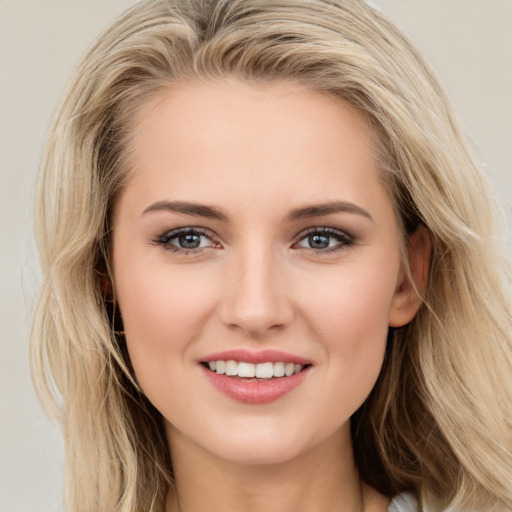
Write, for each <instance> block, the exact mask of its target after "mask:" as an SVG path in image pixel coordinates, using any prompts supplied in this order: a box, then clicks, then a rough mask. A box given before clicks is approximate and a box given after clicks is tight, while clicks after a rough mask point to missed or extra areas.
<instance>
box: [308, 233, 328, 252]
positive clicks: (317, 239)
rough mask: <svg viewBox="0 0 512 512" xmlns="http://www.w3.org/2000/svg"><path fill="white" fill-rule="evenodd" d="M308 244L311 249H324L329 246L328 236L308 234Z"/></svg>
mask: <svg viewBox="0 0 512 512" xmlns="http://www.w3.org/2000/svg"><path fill="white" fill-rule="evenodd" d="M309 245H310V247H312V248H313V249H326V248H327V247H329V237H328V236H326V235H309Z"/></svg>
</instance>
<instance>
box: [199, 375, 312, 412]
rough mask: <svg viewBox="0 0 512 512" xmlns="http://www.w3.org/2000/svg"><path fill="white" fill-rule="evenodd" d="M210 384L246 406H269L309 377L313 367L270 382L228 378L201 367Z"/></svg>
mask: <svg viewBox="0 0 512 512" xmlns="http://www.w3.org/2000/svg"><path fill="white" fill-rule="evenodd" d="M201 367H202V369H203V371H204V373H205V375H206V378H207V379H208V380H209V381H210V383H211V384H212V385H213V386H214V387H215V388H217V389H218V390H219V391H222V393H224V394H225V395H227V396H228V397H230V398H232V399H234V400H237V401H238V402H243V403H244V404H267V403H269V402H274V401H275V400H278V399H279V398H281V397H282V396H284V395H286V394H287V393H289V392H290V391H292V390H293V389H295V388H296V387H297V386H298V385H299V384H300V383H301V382H302V381H303V380H304V379H305V378H306V376H307V374H308V372H309V369H310V368H311V366H308V367H306V368H304V369H303V370H302V371H300V372H299V373H296V374H295V375H291V376H290V377H278V378H274V379H269V380H246V379H241V378H238V377H228V376H227V375H219V374H217V373H215V372H212V371H211V370H209V369H208V368H205V367H204V366H201Z"/></svg>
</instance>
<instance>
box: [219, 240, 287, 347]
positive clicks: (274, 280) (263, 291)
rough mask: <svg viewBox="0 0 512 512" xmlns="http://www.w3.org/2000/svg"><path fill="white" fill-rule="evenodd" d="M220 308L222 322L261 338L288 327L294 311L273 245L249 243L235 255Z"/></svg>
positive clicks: (235, 252)
mask: <svg viewBox="0 0 512 512" xmlns="http://www.w3.org/2000/svg"><path fill="white" fill-rule="evenodd" d="M228 272H229V274H230V278H229V279H228V283H227V285H226V287H227V289H226V293H225V294H224V298H223V303H222V306H221V316H222V320H223V322H224V323H225V324H226V325H228V326H229V327H231V328H238V329H241V330H243V331H244V332H245V333H246V334H248V335H250V336H251V337H260V336H262V335H264V334H265V333H266V332H267V331H268V330H270V329H276V328H279V327H280V328H282V327H284V326H285V325H286V324H288V323H289V322H290V320H291V318H292V316H293V311H292V307H291V304H290V302H289V300H288V299H287V296H286V293H285V276H284V274H283V268H282V266H281V265H280V261H279V258H278V256H277V254H276V251H275V250H274V249H273V247H272V246H271V245H270V244H253V243H250V242H249V243H247V244H244V245H243V247H240V249H239V250H238V251H234V254H233V256H232V261H231V262H230V269H229V270H228Z"/></svg>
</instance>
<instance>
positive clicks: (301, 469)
mask: <svg viewBox="0 0 512 512" xmlns="http://www.w3.org/2000/svg"><path fill="white" fill-rule="evenodd" d="M168 435H169V440H170V448H171V453H172V460H173V467H174V475H175V490H174V491H173V492H171V493H170V494H169V496H168V500H167V508H166V512H200V511H203V510H208V512H221V511H222V512H225V510H227V509H228V508H229V509H230V510H240V511H242V510H243V511H244V512H320V511H322V512H325V511H327V510H328V511H333V512H334V511H336V512H338V511H339V512H380V511H385V510H386V507H387V504H388V502H389V500H388V499H387V498H385V497H383V496H382V495H379V494H378V493H377V492H376V491H374V490H373V489H371V488H369V487H368V486H366V485H365V484H364V483H363V482H362V481H361V479H360V477H359V473H358V471H357V468H356V465H355V462H354V457H353V451H352V444H351V441H350V433H349V431H348V429H345V428H341V429H340V430H339V431H337V432H336V433H335V434H333V436H331V437H330V438H329V439H327V440H326V441H324V442H323V443H322V444H321V445H319V446H317V447H316V448H315V449H312V450H309V451H307V452H305V453H301V454H300V455H299V456H297V457H295V458H293V459H292V460H287V461H284V462H280V463H276V464H257V465H252V464H240V463H237V462H232V461H227V460H224V459H221V458H219V457H217V456H215V455H213V454H211V453H209V452H206V451H205V450H203V449H202V448H200V447H199V446H197V445H196V444H194V443H192V442H191V441H190V440H188V439H185V438H184V436H183V435H182V434H181V433H180V432H179V431H177V430H176V429H173V428H172V427H169V428H168Z"/></svg>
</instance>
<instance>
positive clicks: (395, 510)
mask: <svg viewBox="0 0 512 512" xmlns="http://www.w3.org/2000/svg"><path fill="white" fill-rule="evenodd" d="M417 510H418V504H417V501H416V498H415V497H414V496H413V495H412V494H410V493H408V492H404V493H402V494H399V495H398V496H395V497H394V498H393V500H392V501H391V503H390V505H389V507H388V512H417Z"/></svg>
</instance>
